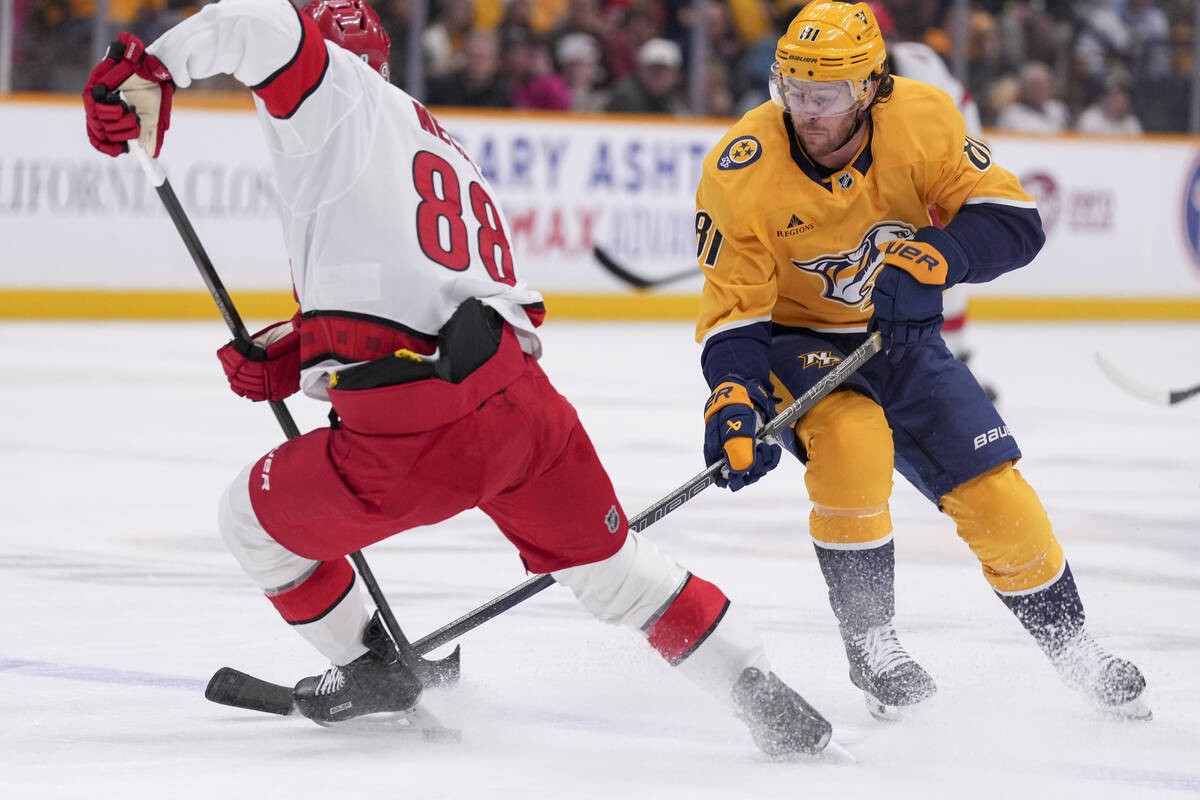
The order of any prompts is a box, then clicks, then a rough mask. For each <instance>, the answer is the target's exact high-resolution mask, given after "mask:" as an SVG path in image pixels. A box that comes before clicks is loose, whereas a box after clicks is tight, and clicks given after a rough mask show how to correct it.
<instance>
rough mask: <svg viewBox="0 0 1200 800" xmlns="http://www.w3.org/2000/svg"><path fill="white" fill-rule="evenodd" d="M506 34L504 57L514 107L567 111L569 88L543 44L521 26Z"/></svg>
mask: <svg viewBox="0 0 1200 800" xmlns="http://www.w3.org/2000/svg"><path fill="white" fill-rule="evenodd" d="M505 37H506V39H505V43H504V58H505V63H506V72H507V73H508V86H509V94H510V95H511V97H512V106H513V108H531V109H540V110H543V111H567V110H569V109H570V108H571V91H570V89H569V88H567V82H566V81H565V80H564V79H563V77H562V76H561V75H559V74H558V73H557V72H555V71H554V62H553V61H552V60H551V58H550V48H549V47H547V46H546V43H545V42H544V41H542V39H541V38H540V37H538V36H536V35H534V34H533V33H531V32H530V31H528V30H526V29H523V28H510V29H508V30H507V31H506V33H505Z"/></svg>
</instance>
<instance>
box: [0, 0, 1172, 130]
mask: <svg viewBox="0 0 1200 800" xmlns="http://www.w3.org/2000/svg"><path fill="white" fill-rule="evenodd" d="M421 1H422V0H376V2H374V3H373V5H374V7H375V9H376V10H377V11H378V12H379V15H380V17H381V19H382V20H383V23H384V25H385V27H386V28H387V29H388V31H389V33H390V35H391V38H392V65H393V75H394V77H393V81H394V82H395V83H397V84H398V85H400V86H403V87H408V86H411V85H412V82H411V81H410V78H411V77H412V76H409V75H408V74H406V70H407V68H408V64H409V62H410V59H409V58H408V54H407V50H408V46H409V42H410V41H412V39H413V38H414V37H410V35H409V28H410V25H411V21H412V19H413V17H414V5H415V4H416V3H417V2H421ZM15 3H16V17H17V28H16V31H15V33H16V35H15V45H16V46H15V54H14V61H15V63H14V71H13V75H14V78H13V89H14V90H15V91H51V92H75V91H78V90H79V88H80V87H82V86H83V84H84V80H85V76H86V73H87V70H88V68H89V67H90V65H91V64H92V63H93V61H94V60H95V57H96V55H97V53H96V50H95V46H94V41H93V40H94V37H95V36H96V35H97V32H98V31H99V32H101V33H102V34H103V35H104V36H106V37H108V38H111V36H112V34H113V33H115V31H117V30H121V29H126V30H130V31H132V32H134V33H136V34H138V35H140V36H142V37H143V38H144V39H146V40H147V41H150V40H151V39H153V38H154V37H155V36H156V35H158V34H159V33H161V32H162V31H163V30H165V29H166V28H168V27H170V26H171V25H173V24H174V23H175V22H177V21H178V20H179V19H181V18H182V17H184V16H186V15H188V14H192V13H195V12H196V11H197V10H198V7H199V5H202V4H203V3H196V2H186V0H111V1H110V3H109V26H108V30H107V31H105V30H104V28H103V27H101V26H98V25H96V24H94V21H93V16H94V14H95V7H96V2H95V0H15ZM802 5H803V3H801V2H794V0H727V1H726V2H717V0H707V1H706V2H704V3H702V4H696V3H693V2H692V0H427V5H426V15H425V16H426V19H425V24H424V26H423V30H422V31H421V33H420V35H419V37H415V38H416V39H417V40H418V41H419V42H420V49H421V61H420V63H421V65H422V68H421V72H422V75H421V76H420V78H421V84H422V89H421V92H420V94H422V95H423V97H422V98H421V99H423V100H424V101H425V102H426V103H427V104H428V105H433V106H473V107H492V108H518V109H547V110H571V111H579V112H623V113H661V114H673V115H686V114H693V115H704V116H714V117H729V116H737V115H740V114H741V113H743V112H745V111H746V110H748V109H749V108H752V107H754V106H755V105H757V104H758V103H761V102H763V101H765V100H766V99H767V97H768V94H767V83H766V76H767V72H768V70H769V68H770V64H771V61H772V60H773V58H774V48H775V42H776V40H777V38H778V37H779V35H780V34H781V33H782V32H783V30H784V29H785V28H786V26H787V22H788V21H789V20H790V19H791V17H792V16H793V15H794V14H795V12H796V11H797V10H798V9H799V8H800V7H801V6H802ZM872 5H873V6H875V7H876V8H877V10H878V15H879V16H880V19H881V25H882V26H883V27H885V28H886V33H887V35H888V36H889V38H891V39H893V40H897V41H899V40H904V41H917V42H921V43H924V44H925V45H927V46H928V47H930V48H931V49H932V50H933V51H934V52H936V53H938V54H939V55H940V56H941V57H942V58H944V59H946V60H947V63H948V64H950V65H953V64H954V63H955V62H958V64H959V66H960V67H961V66H964V65H965V67H966V74H967V80H966V84H967V88H968V89H969V91H970V92H971V94H972V95H973V96H974V98H975V100H976V102H977V104H978V106H979V110H980V114H981V116H982V119H983V122H984V124H985V126H988V127H993V128H999V129H1007V130H1016V131H1025V132H1060V131H1070V130H1078V131H1082V132H1089V133H1140V132H1142V131H1154V132H1183V131H1187V130H1188V125H1189V122H1190V120H1189V118H1188V116H1189V99H1190V96H1191V85H1192V79H1193V65H1192V52H1193V50H1192V22H1193V14H1194V10H1193V2H1192V1H1191V0H1082V1H1080V2H1067V1H1066V0H971V2H970V3H969V5H968V6H967V9H968V10H967V19H965V20H964V19H962V18H961V17H962V11H961V8H962V6H961V5H960V4H959V3H956V2H954V0H886V1H885V2H873V3H872ZM697 8H699V9H702V10H701V11H700V12H699V13H700V14H702V19H700V20H698V19H697V18H696V17H695V15H696V14H697ZM885 20H886V21H887V22H886V25H884V24H883V23H884V21H885ZM697 23H700V24H699V25H698V24H697ZM694 29H696V30H699V31H702V32H703V36H702V37H701V36H697V35H694V34H693V31H694ZM964 35H965V37H966V42H965V48H964V49H959V48H956V47H955V39H954V37H955V36H959V37H962V36H964ZM697 43H699V45H700V49H701V54H700V57H694V56H696V55H697V54H695V53H693V52H692V51H693V49H694V48H696V47H697ZM956 51H957V53H959V54H963V53H964V51H965V58H963V57H962V55H959V56H958V57H957V58H956ZM694 63H699V64H702V66H699V67H696V66H693V64H694ZM697 69H699V70H700V71H701V73H702V74H701V75H699V76H696V77H697V80H696V81H693V80H692V76H693V75H694V74H695V72H696V70H697ZM215 86H216V88H232V85H230V84H219V83H218V84H216V85H215ZM689 87H696V88H693V89H692V90H691V91H689Z"/></svg>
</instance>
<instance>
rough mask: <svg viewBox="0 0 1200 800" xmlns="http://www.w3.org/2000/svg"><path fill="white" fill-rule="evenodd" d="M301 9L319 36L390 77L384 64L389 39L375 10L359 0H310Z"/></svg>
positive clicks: (389, 72)
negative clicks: (314, 23) (318, 32)
mask: <svg viewBox="0 0 1200 800" xmlns="http://www.w3.org/2000/svg"><path fill="white" fill-rule="evenodd" d="M303 11H304V13H305V14H307V15H308V16H310V17H312V18H313V21H314V22H316V23H317V27H318V28H319V29H320V30H321V35H322V36H324V37H325V38H326V39H328V40H329V41H331V42H333V43H334V44H336V45H340V46H341V47H344V48H345V49H347V50H349V51H350V52H351V53H354V54H355V55H356V56H358V57H359V58H361V59H362V60H363V61H365V62H367V64H368V65H369V66H370V67H371V69H373V70H375V71H376V72H378V73H379V74H380V75H382V76H383V78H384V80H388V81H390V80H391V79H392V69H391V65H390V64H389V63H388V49H389V48H391V46H392V39H391V37H390V36H388V35H387V31H385V30H384V29H383V25H382V24H381V23H380V22H379V15H378V14H376V13H375V9H373V8H371V7H370V6H369V5H367V4H366V3H364V2H363V0H312V2H310V3H309V4H308V5H306V6H305V7H304V8H303Z"/></svg>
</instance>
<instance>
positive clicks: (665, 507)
mask: <svg viewBox="0 0 1200 800" xmlns="http://www.w3.org/2000/svg"><path fill="white" fill-rule="evenodd" d="M881 346H882V340H881V338H880V336H879V334H878V333H872V334H871V335H870V337H868V338H867V340H866V341H865V342H863V343H862V344H861V345H859V347H858V348H857V349H856V350H855V351H854V352H852V353H851V354H850V355H848V356H846V358H845V359H843V360H842V362H841V363H840V364H838V365H837V366H836V367H834V368H833V369H831V370H830V371H829V374H827V375H826V376H825V377H824V378H822V379H821V380H819V381H817V383H815V384H813V386H812V388H810V389H809V390H808V391H807V392H805V393H804V394H802V395H800V397H798V398H796V401H795V402H793V403H792V404H791V405H790V406H788V407H787V408H785V409H784V410H783V411H781V412H779V413H778V414H777V415H775V417H774V418H773V419H772V420H771V421H770V422H768V423H767V424H766V425H764V426H763V429H762V430H761V431H760V432H759V434H758V435H759V438H763V439H766V438H772V437H774V438H777V437H779V436H780V435H781V434H782V433H783V432H784V431H786V430H787V429H788V428H789V427H791V426H792V425H794V424H795V423H796V421H797V420H798V419H800V417H802V416H804V415H805V414H807V413H808V412H809V411H811V410H812V408H813V406H815V405H816V404H817V403H818V402H819V401H820V400H821V399H823V398H824V397H825V396H826V395H828V394H829V393H830V392H832V391H833V390H834V389H836V388H837V387H838V386H840V385H841V384H842V383H843V382H844V381H845V380H846V379H847V378H849V377H850V376H851V375H853V374H854V373H855V372H857V371H858V369H859V368H860V367H861V366H862V365H863V364H865V363H866V362H867V360H868V359H870V358H871V357H872V356H874V355H875V354H876V353H878V352H879V350H880V348H881ZM724 467H725V464H724V462H718V463H716V464H713V465H712V466H710V467H708V468H706V469H705V470H704V471H703V472H699V473H697V474H696V475H694V476H692V478H691V479H689V480H688V481H687V482H686V483H684V484H683V485H682V486H679V487H678V488H676V489H675V490H674V491H672V492H670V493H669V494H667V495H666V496H665V497H663V498H662V499H661V500H658V501H657V502H656V503H654V504H653V505H651V506H650V507H649V508H647V509H646V510H645V511H643V512H642V513H640V514H638V515H637V516H636V517H633V518H632V519H630V520H629V528H630V530H634V531H643V530H645V529H646V528H648V527H650V526H651V525H653V524H654V523H655V522H658V521H659V520H660V519H662V518H663V517H665V516H666V515H667V514H670V513H671V512H672V511H674V510H675V509H677V508H679V507H680V506H682V505H683V504H684V503H686V502H688V501H689V500H691V499H692V498H693V497H695V496H696V495H698V494H700V492H702V491H704V490H705V489H707V488H708V487H709V486H711V485H712V484H713V483H715V482H716V478H717V475H719V474H720V472H721V470H722V469H723V468H724ZM553 583H554V578H552V577H551V576H549V575H538V576H537V577H535V578H530V579H529V580H527V581H525V582H524V583H522V584H520V585H519V586H514V587H513V588H512V589H509V590H508V591H507V592H505V593H504V594H502V595H500V596H499V597H496V598H495V599H493V600H491V601H490V602H487V603H484V604H483V605H481V606H479V607H478V608H476V609H474V610H473V611H470V612H468V613H466V614H464V615H463V616H461V617H459V618H458V619H456V620H454V621H453V622H451V623H449V624H447V625H444V626H442V627H441V628H438V629H437V630H436V631H434V632H433V633H431V634H429V635H428V636H423V637H421V638H420V639H418V640H417V641H415V642H413V644H412V648H413V650H415V651H416V652H417V653H420V654H424V653H428V652H430V651H431V650H436V649H437V648H439V647H441V646H442V645H444V644H447V643H448V642H451V641H453V640H454V639H457V638H458V637H459V636H462V635H463V634H464V633H466V632H468V631H470V630H473V629H475V628H478V627H479V626H480V625H482V624H483V623H485V622H487V621H488V620H490V619H492V618H493V617H496V616H499V615H500V614H502V613H504V612H505V611H507V610H509V609H510V608H512V607H513V606H516V605H519V604H520V603H522V602H524V601H525V600H528V599H529V598H530V597H533V596H534V595H535V594H538V593H539V592H541V591H542V590H544V589H546V588H547V587H549V586H550V585H551V584H553ZM456 652H457V649H456ZM204 696H205V697H207V698H208V699H209V700H212V701H213V702H215V703H222V704H224V705H228V706H236V707H238V708H245V709H249V710H251V711H266V712H268V713H272V714H289V713H291V711H292V695H291V689H289V688H288V687H286V686H281V685H279V684H276V683H271V682H269V681H264V680H262V679H261V678H256V677H254V676H252V675H247V674H246V673H244V672H239V671H238V670H235V669H232V668H230V667H224V668H222V669H220V670H219V671H218V672H217V673H216V674H215V675H213V677H212V680H210V681H209V683H208V689H207V690H206V691H205V693H204Z"/></svg>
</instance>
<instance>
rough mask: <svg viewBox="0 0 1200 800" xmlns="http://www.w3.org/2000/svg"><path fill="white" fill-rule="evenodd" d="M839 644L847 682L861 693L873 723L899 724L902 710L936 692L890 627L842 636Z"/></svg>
mask: <svg viewBox="0 0 1200 800" xmlns="http://www.w3.org/2000/svg"><path fill="white" fill-rule="evenodd" d="M843 635H844V634H843ZM843 643H844V644H845V645H846V658H847V659H848V660H849V661H850V681H851V683H853V684H854V685H855V686H857V687H858V688H859V689H861V690H862V692H863V699H864V700H865V702H866V704H867V711H868V712H870V714H871V716H872V717H874V718H875V719H878V720H884V721H896V720H899V719H900V718H901V717H902V716H903V709H904V708H905V707H906V706H912V705H915V704H916V703H920V702H921V701H922V700H926V699H928V698H930V697H932V696H933V695H934V694H935V693H936V692H937V685H936V684H935V683H934V682H933V678H931V677H930V676H929V673H928V672H926V671H925V669H924V668H923V667H922V666H921V665H920V664H918V663H917V662H916V661H915V660H913V657H912V656H910V655H909V654H908V651H907V650H905V649H904V645H902V644H900V640H899V639H898V638H897V637H896V629H895V628H894V627H892V625H891V624H887V625H876V626H874V627H871V628H868V629H867V630H866V631H865V632H863V633H861V634H854V635H850V636H845V638H844V640H843Z"/></svg>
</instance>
